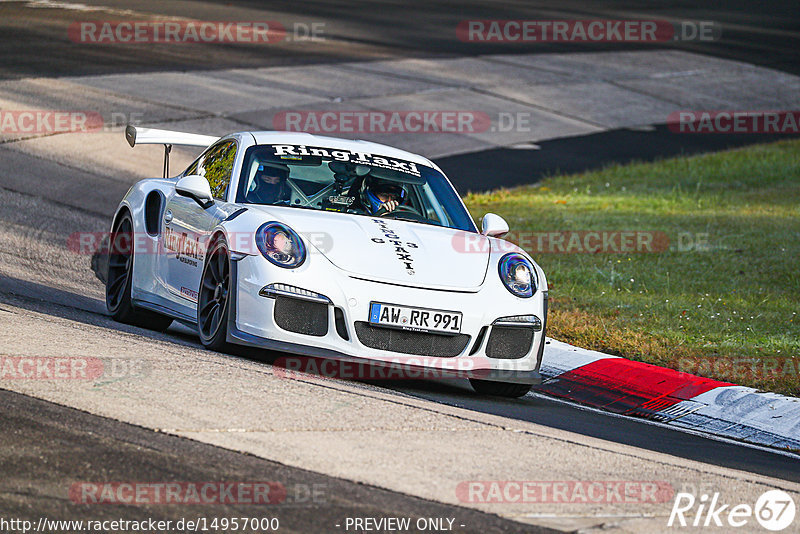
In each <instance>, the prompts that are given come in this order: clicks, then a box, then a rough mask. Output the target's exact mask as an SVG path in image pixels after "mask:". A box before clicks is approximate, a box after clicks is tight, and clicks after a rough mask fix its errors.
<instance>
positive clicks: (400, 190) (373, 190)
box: [360, 174, 408, 215]
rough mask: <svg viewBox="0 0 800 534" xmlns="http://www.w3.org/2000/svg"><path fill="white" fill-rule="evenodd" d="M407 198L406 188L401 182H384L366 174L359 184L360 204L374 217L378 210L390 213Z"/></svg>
mask: <svg viewBox="0 0 800 534" xmlns="http://www.w3.org/2000/svg"><path fill="white" fill-rule="evenodd" d="M407 197H408V193H407V191H406V186H405V185H404V184H403V183H401V182H395V181H392V180H384V179H383V178H378V177H377V176H373V175H372V174H368V175H367V176H366V177H365V178H364V181H363V182H362V184H361V194H360V198H361V204H362V205H363V206H364V209H365V210H366V211H367V212H368V213H369V214H370V215H375V214H376V213H378V211H379V210H381V209H384V210H386V212H387V213H388V212H392V211H394V210H396V209H397V207H398V206H399V205H401V204H402V203H403V202H405V200H406V198H407Z"/></svg>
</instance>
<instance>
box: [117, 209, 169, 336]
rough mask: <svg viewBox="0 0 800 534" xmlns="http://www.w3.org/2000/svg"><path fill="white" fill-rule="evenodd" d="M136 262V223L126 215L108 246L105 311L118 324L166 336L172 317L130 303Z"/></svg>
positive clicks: (119, 222) (118, 224)
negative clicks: (165, 332)
mask: <svg viewBox="0 0 800 534" xmlns="http://www.w3.org/2000/svg"><path fill="white" fill-rule="evenodd" d="M133 261H134V257H133V219H131V215H130V213H128V212H127V211H126V212H125V213H124V214H123V215H122V216H121V217H120V219H119V221H117V223H116V225H115V226H114V230H113V232H112V233H111V239H110V242H109V244H108V271H107V274H106V308H107V309H108V311H109V313H110V314H111V318H112V319H114V320H115V321H119V322H120V323H125V324H130V325H133V326H140V327H142V328H149V329H150V330H157V331H159V332H163V331H164V330H166V329H167V328H169V325H171V324H172V319H171V318H170V317H167V316H165V315H161V314H159V313H155V312H151V311H149V310H142V309H140V308H136V307H134V305H133V302H132V301H131V285H132V283H133Z"/></svg>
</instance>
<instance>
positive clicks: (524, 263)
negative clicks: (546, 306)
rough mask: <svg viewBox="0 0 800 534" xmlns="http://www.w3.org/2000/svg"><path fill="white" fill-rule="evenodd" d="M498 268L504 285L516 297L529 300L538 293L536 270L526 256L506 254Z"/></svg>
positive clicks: (513, 253)
mask: <svg viewBox="0 0 800 534" xmlns="http://www.w3.org/2000/svg"><path fill="white" fill-rule="evenodd" d="M497 267H498V270H499V271H500V280H502V281H503V285H505V286H506V289H508V290H509V291H511V292H512V293H513V294H514V295H516V296H518V297H523V298H528V297H532V296H533V294H534V293H536V287H537V286H538V285H539V280H538V278H537V276H536V269H534V268H533V265H531V262H529V261H528V260H527V259H525V257H524V256H522V255H521V254H517V253H516V252H512V253H511V254H506V255H505V256H503V257H502V258H500V263H499V264H498V266H497Z"/></svg>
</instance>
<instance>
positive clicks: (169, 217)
mask: <svg viewBox="0 0 800 534" xmlns="http://www.w3.org/2000/svg"><path fill="white" fill-rule="evenodd" d="M164 222H165V223H167V224H169V223H171V222H172V210H167V213H165V214H164Z"/></svg>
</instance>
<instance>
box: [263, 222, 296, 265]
mask: <svg viewBox="0 0 800 534" xmlns="http://www.w3.org/2000/svg"><path fill="white" fill-rule="evenodd" d="M256 245H257V246H258V250H260V251H261V255H262V256H264V257H265V258H267V259H268V260H269V261H270V262H272V263H274V264H275V265H277V266H278V267H284V268H286V269H294V268H295V267H299V266H300V265H302V264H303V262H304V261H305V260H306V246H305V245H304V244H303V240H302V239H300V236H299V235H297V232H295V231H294V230H292V229H291V228H289V227H288V226H286V225H285V224H281V223H279V222H268V223H266V224H263V225H261V227H260V228H259V229H258V230H256Z"/></svg>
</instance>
